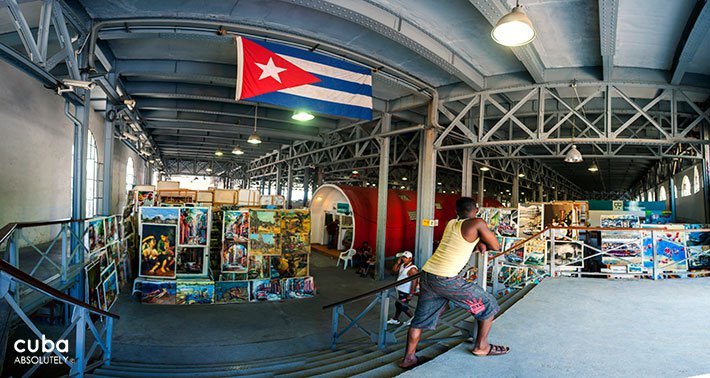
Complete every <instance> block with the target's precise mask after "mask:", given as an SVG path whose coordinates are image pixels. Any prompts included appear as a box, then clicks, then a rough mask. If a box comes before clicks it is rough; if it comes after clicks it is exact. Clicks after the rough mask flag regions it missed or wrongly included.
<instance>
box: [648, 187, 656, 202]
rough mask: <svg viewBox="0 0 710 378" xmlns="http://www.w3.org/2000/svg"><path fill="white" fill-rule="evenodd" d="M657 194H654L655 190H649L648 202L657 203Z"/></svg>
mask: <svg viewBox="0 0 710 378" xmlns="http://www.w3.org/2000/svg"><path fill="white" fill-rule="evenodd" d="M655 194H656V193H654V192H653V189H649V190H648V200H649V201H655V200H656V196H655Z"/></svg>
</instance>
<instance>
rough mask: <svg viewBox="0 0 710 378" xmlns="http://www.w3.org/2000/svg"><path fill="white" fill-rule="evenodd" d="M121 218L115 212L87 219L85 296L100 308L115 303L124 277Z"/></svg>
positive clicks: (124, 261)
mask: <svg viewBox="0 0 710 378" xmlns="http://www.w3.org/2000/svg"><path fill="white" fill-rule="evenodd" d="M121 220H122V217H121V216H118V215H116V216H109V217H98V218H92V219H90V220H88V221H87V222H86V232H85V235H86V236H85V248H86V251H87V252H88V253H87V260H88V263H87V264H86V266H85V267H84V270H85V271H86V280H85V287H86V290H85V292H86V294H85V297H86V298H85V300H86V301H87V302H88V303H89V304H90V305H92V306H94V307H98V308H101V309H103V310H108V309H110V308H111V306H112V305H113V304H114V303H115V301H116V299H117V296H118V292H119V288H120V286H121V285H122V284H123V283H124V282H126V279H127V270H126V267H127V266H128V265H129V264H127V263H126V260H127V258H128V253H127V250H126V246H127V243H126V241H125V240H123V235H124V233H123V229H122V223H123V222H122V221H121Z"/></svg>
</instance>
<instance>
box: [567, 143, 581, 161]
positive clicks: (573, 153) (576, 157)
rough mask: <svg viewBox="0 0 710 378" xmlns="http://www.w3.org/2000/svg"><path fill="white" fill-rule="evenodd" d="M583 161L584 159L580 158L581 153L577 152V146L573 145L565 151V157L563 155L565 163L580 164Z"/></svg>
mask: <svg viewBox="0 0 710 378" xmlns="http://www.w3.org/2000/svg"><path fill="white" fill-rule="evenodd" d="M583 160H584V159H583V158H582V153H581V152H579V150H578V149H577V146H576V145H574V144H573V145H572V147H571V148H570V149H569V151H567V155H565V162H567V163H581V162H582V161H583Z"/></svg>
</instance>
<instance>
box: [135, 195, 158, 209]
mask: <svg viewBox="0 0 710 378" xmlns="http://www.w3.org/2000/svg"><path fill="white" fill-rule="evenodd" d="M136 205H137V206H138V207H143V206H155V192H151V191H146V192H141V191H139V192H136Z"/></svg>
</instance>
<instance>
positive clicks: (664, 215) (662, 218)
mask: <svg viewBox="0 0 710 378" xmlns="http://www.w3.org/2000/svg"><path fill="white" fill-rule="evenodd" d="M672 221H673V213H672V212H670V211H667V210H646V217H645V218H644V220H643V223H644V224H668V223H671V222H672Z"/></svg>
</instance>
